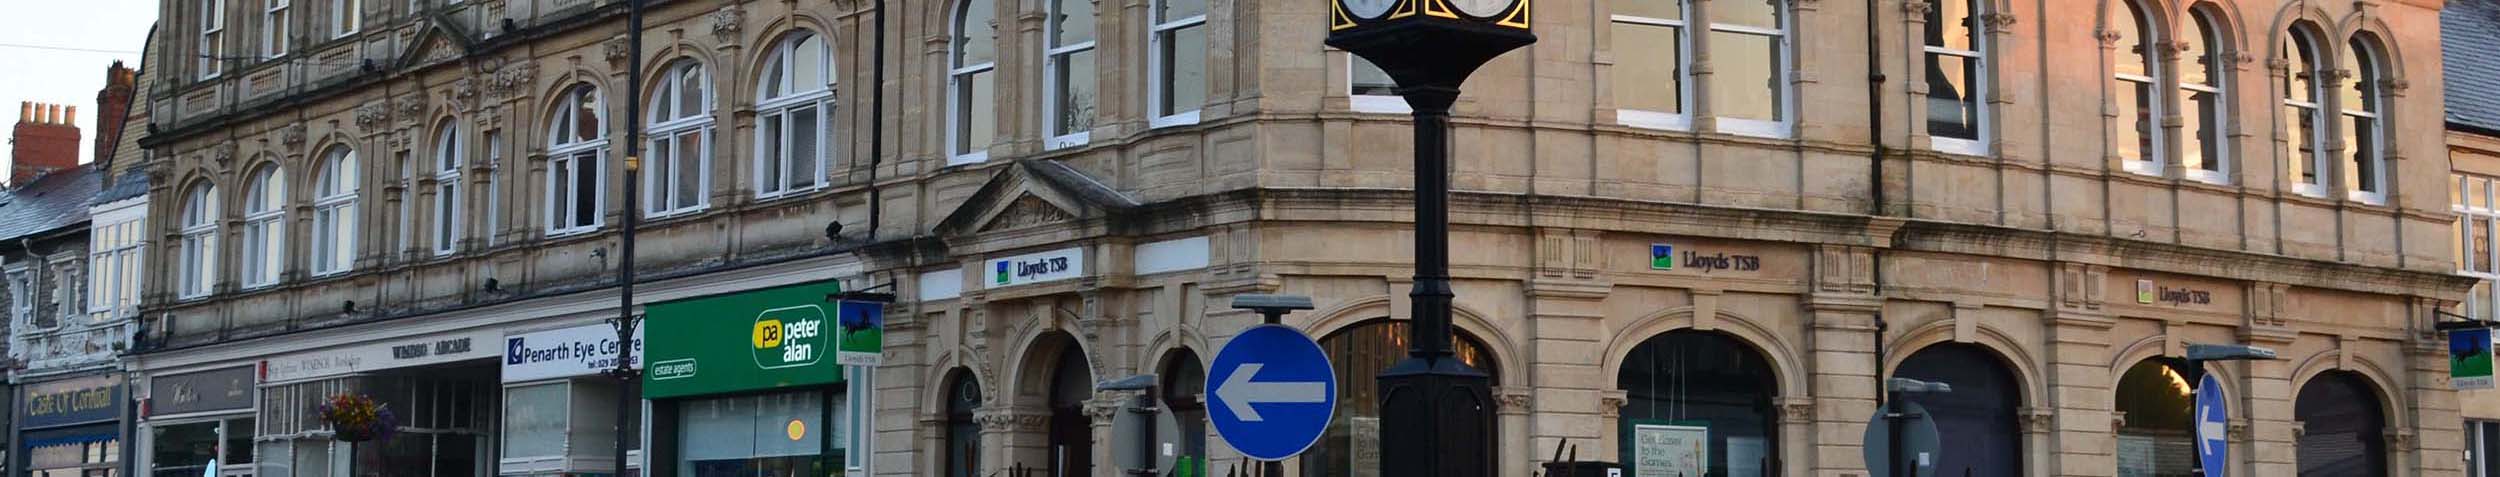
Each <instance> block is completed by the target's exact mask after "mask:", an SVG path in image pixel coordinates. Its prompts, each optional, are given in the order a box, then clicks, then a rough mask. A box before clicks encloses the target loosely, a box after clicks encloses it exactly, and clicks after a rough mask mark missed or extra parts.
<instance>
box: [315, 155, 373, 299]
mask: <svg viewBox="0 0 2500 477" xmlns="http://www.w3.org/2000/svg"><path fill="white" fill-rule="evenodd" d="M321 158H322V159H321V164H320V165H319V166H317V167H315V168H314V170H313V173H314V179H313V253H312V262H313V263H312V273H313V275H316V276H319V275H331V274H336V273H340V272H345V271H347V270H348V269H350V268H354V267H355V265H356V231H357V230H358V229H360V228H361V227H360V226H361V225H362V224H363V220H362V218H360V217H358V216H357V215H356V200H357V198H356V191H357V188H358V184H360V183H361V181H362V177H361V176H360V175H359V174H358V173H357V172H358V169H357V167H358V166H357V163H356V151H354V150H351V149H348V148H347V146H334V147H331V148H330V151H329V152H328V153H324V154H322V155H321Z"/></svg>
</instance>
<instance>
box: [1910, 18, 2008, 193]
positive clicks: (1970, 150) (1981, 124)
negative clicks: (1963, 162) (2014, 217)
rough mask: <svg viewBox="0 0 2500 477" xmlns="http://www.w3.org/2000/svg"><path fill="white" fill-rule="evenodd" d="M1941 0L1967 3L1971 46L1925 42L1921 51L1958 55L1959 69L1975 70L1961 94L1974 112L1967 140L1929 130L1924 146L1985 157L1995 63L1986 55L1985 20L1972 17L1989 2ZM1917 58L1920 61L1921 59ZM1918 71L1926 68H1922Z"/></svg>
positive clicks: (1993, 130)
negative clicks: (1967, 47)
mask: <svg viewBox="0 0 2500 477" xmlns="http://www.w3.org/2000/svg"><path fill="white" fill-rule="evenodd" d="M1942 1H1948V2H1954V1H1958V2H1965V3H1967V4H1968V5H1970V7H1969V8H1968V10H1969V13H1970V16H1971V18H1972V19H1973V20H1974V21H1972V22H1971V25H1969V26H1968V27H1967V28H1969V30H1970V36H1971V37H1970V46H1971V48H1973V49H1968V50H1963V49H1956V48H1951V47H1948V46H1945V45H1937V44H1932V43H1926V44H1924V45H1923V46H1922V51H1925V52H1926V55H1927V56H1950V57H1955V58H1961V59H1962V61H1963V68H1966V69H1967V70H1969V71H1973V72H1975V73H1976V74H1973V75H1972V78H1971V84H1970V85H1969V87H1968V90H1967V91H1963V92H1962V94H1964V95H1966V96H1969V100H1970V102H1971V105H1972V106H1973V107H1972V108H1971V110H1972V112H1973V113H1975V114H1973V115H1972V116H1971V133H1972V134H1971V138H1970V139H1963V138H1958V137H1950V136H1938V135H1935V134H1934V132H1933V131H1929V134H1928V136H1927V145H1928V147H1930V148H1933V149H1935V150H1936V151H1937V152H1943V153H1947V154H1961V155H1966V156H1987V155H1988V143H1989V142H1991V141H1993V140H1994V139H1995V138H1994V135H1995V133H1996V127H1995V125H1994V124H1992V123H1993V122H1994V119H1995V111H1991V110H1992V109H1994V108H1990V107H1989V105H1988V94H1989V88H1988V86H1989V83H1991V82H1994V80H1995V77H1996V75H1995V74H1994V73H1995V72H1996V71H1995V66H1996V65H1995V64H1994V63H1992V62H1990V61H1988V55H1989V53H1990V50H1991V48H1989V43H1990V38H1989V37H1988V30H1987V28H1986V26H1985V23H1986V22H1984V21H1976V20H1978V19H1981V18H1985V17H1986V16H1987V15H1988V12H1989V10H1988V7H1989V2H1987V1H1986V0H1942ZM1929 8H1932V9H1933V11H1936V12H1942V11H1943V10H1944V9H1943V8H1941V7H1929ZM1949 20H1951V19H1948V18H1944V17H1943V16H1942V15H1941V14H1938V16H1937V17H1935V18H1931V19H1929V20H1928V21H1931V22H1934V21H1949ZM1928 28H1937V27H1936V26H1933V25H1931V26H1928ZM1921 36H1925V35H1924V33H1922V34H1921ZM1921 42H1922V43H1925V40H1921ZM1921 59H1922V60H1924V59H1925V58H1921ZM1920 71H1926V70H1925V69H1923V68H1922V69H1921V70H1920ZM1927 81H1928V84H1930V85H1933V84H1935V79H1933V78H1929V79H1928V80H1927ZM1927 91H1928V92H1930V93H1932V92H1934V91H1935V87H1933V86H1929V87H1928V88H1927Z"/></svg>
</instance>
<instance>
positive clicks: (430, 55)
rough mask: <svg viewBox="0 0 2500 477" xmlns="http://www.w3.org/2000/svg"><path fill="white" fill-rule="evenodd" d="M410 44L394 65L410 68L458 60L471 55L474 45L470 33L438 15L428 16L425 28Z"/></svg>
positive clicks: (419, 31)
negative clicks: (471, 42) (470, 39)
mask: <svg viewBox="0 0 2500 477" xmlns="http://www.w3.org/2000/svg"><path fill="white" fill-rule="evenodd" d="M408 44H409V45H411V46H409V48H408V49H407V50H406V51H402V52H400V55H399V59H398V60H397V61H396V62H395V63H396V64H395V65H393V66H394V67H397V68H410V67H417V66H425V65H431V64H436V63H442V62H446V61H451V60H457V59H460V58H464V57H467V56H469V52H470V51H471V49H472V47H473V46H474V45H471V44H470V42H469V35H468V33H467V32H463V31H460V26H459V25H457V24H454V23H452V22H451V21H450V20H447V19H444V18H441V17H438V16H428V17H426V22H425V27H424V29H421V30H418V31H417V36H416V38H415V39H414V40H413V41H410V42H408Z"/></svg>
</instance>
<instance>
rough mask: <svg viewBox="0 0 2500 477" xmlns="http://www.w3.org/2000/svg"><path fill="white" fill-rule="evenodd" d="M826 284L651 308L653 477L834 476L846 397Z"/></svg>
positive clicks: (841, 454) (834, 288)
mask: <svg viewBox="0 0 2500 477" xmlns="http://www.w3.org/2000/svg"><path fill="white" fill-rule="evenodd" d="M840 291H841V287H840V285H839V284H838V283H836V282H832V281H823V282H814V283H804V284H798V285H790V286H783V287H777V288H767V289H759V290H753V291H747V292H740V293H732V294H725V295H715V296H709V297H701V298H692V299H686V300H678V301H670V302H662V303H654V304H651V305H649V306H648V307H646V308H645V310H644V311H645V318H644V323H645V328H646V329H647V330H648V335H649V336H652V337H654V338H656V339H655V340H653V341H651V342H650V343H649V344H648V345H647V346H646V347H645V348H646V349H648V350H649V351H650V357H649V358H648V360H647V361H646V362H647V363H649V364H648V366H649V367H648V368H647V372H645V373H643V394H642V395H643V398H644V399H649V400H651V401H650V402H651V404H650V406H651V411H652V414H651V416H652V418H651V419H650V420H649V421H650V423H651V426H652V427H651V432H650V433H649V434H648V435H649V438H650V440H651V447H650V448H651V449H652V450H653V451H654V454H652V457H651V458H650V460H649V461H650V463H651V466H652V469H653V471H654V473H653V475H660V476H671V477H799V476H807V477H825V476H838V475H844V474H845V472H848V471H850V470H851V469H852V468H853V467H852V466H850V465H847V464H848V462H846V461H845V458H846V457H849V455H848V452H847V451H848V449H849V448H850V447H851V446H850V445H848V444H849V443H850V442H851V439H849V438H847V437H846V436H853V435H855V433H853V432H850V431H849V428H848V427H846V423H848V422H853V421H854V420H853V419H848V418H846V417H845V414H846V412H844V411H845V410H846V409H848V408H847V407H846V404H847V403H848V400H849V398H850V397H851V393H850V392H849V391H848V389H847V388H846V387H845V386H844V384H846V381H845V380H844V379H843V378H844V374H843V367H842V365H841V364H839V362H838V361H839V360H838V359H836V358H834V357H833V356H832V355H834V354H835V347H836V343H837V338H839V337H838V336H836V335H839V334H840V333H841V330H840V328H841V327H840V326H838V325H837V323H836V317H837V316H839V315H838V311H839V310H838V306H837V303H836V302H835V301H833V299H832V296H833V295H834V294H836V293H838V292H840Z"/></svg>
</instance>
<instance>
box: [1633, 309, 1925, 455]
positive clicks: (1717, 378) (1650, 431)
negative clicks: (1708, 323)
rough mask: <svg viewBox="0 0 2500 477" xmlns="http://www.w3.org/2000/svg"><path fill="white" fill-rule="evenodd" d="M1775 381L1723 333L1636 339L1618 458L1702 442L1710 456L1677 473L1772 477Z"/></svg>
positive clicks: (1762, 363)
mask: <svg viewBox="0 0 2500 477" xmlns="http://www.w3.org/2000/svg"><path fill="white" fill-rule="evenodd" d="M1775 376H1777V374H1776V373H1774V372H1773V371H1772V370H1771V365H1770V361H1769V360H1768V359H1766V358H1763V357H1762V353H1761V352H1759V351H1756V350H1754V349H1753V347H1752V346H1749V345H1746V344H1744V343H1743V342H1740V341H1737V340H1736V339H1735V338H1733V337H1729V336H1728V335H1725V334H1721V333H1714V332H1706V331H1689V330H1679V331H1671V332H1667V333H1666V334H1661V335H1658V336H1654V337H1650V338H1649V339H1648V340H1644V341H1642V342H1641V344H1640V345H1639V346H1636V347H1633V348H1632V353H1631V354H1629V355H1626V356H1624V358H1623V369H1622V370H1621V371H1620V372H1619V373H1618V374H1617V377H1616V378H1615V386H1616V387H1617V388H1619V389H1622V390H1623V392H1624V396H1625V397H1626V398H1627V399H1626V400H1625V401H1624V406H1623V410H1622V414H1621V416H1622V422H1621V424H1620V425H1617V426H1616V428H1617V432H1619V433H1620V434H1619V436H1620V438H1619V439H1618V440H1617V442H1619V443H1621V444H1622V450H1621V454H1618V455H1622V456H1626V457H1625V459H1624V460H1625V461H1626V462H1637V461H1638V460H1639V459H1640V457H1639V456H1638V453H1639V452H1638V450H1639V448H1638V446H1636V445H1634V444H1635V443H1637V442H1641V441H1644V440H1649V439H1654V438H1677V437H1691V438H1699V439H1701V440H1703V441H1706V442H1708V450H1707V451H1706V452H1707V453H1706V455H1707V456H1708V458H1707V459H1704V462H1701V463H1695V464H1694V465H1692V466H1691V468H1689V469H1679V470H1689V472H1680V473H1681V474H1683V475H1688V476H1701V475H1711V476H1723V477H1762V476H1768V475H1778V474H1779V471H1778V469H1779V460H1778V458H1777V456H1778V455H1779V452H1778V449H1779V444H1778V441H1779V439H1778V438H1777V437H1778V432H1777V431H1776V429H1777V426H1778V425H1779V423H1778V421H1777V418H1776V417H1775V416H1776V414H1774V413H1773V412H1772V408H1771V404H1772V403H1771V399H1772V397H1774V396H1776V395H1777V393H1778V391H1779V384H1778V382H1776V381H1774V379H1775ZM1635 475H1636V477H1676V476H1675V475H1664V476H1650V475H1637V474H1635ZM1955 475H1960V474H1955Z"/></svg>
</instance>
